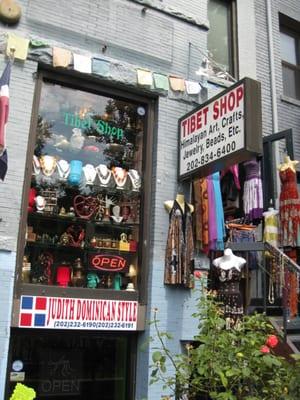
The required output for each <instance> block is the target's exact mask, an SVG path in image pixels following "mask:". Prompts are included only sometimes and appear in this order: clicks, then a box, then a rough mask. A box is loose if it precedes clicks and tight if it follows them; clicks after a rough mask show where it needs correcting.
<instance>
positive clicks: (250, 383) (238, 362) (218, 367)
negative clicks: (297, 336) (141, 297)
mask: <svg viewBox="0 0 300 400" xmlns="http://www.w3.org/2000/svg"><path fill="white" fill-rule="evenodd" d="M195 318H198V319H199V331H198V333H197V335H196V337H195V342H194V343H191V344H188V345H187V346H186V348H185V352H184V353H182V354H181V353H179V354H175V355H173V354H171V352H170V350H169V349H168V346H167V343H168V342H169V341H170V340H172V336H171V335H170V334H168V333H167V332H160V331H159V328H158V320H157V319H156V314H155V319H154V321H153V323H152V326H154V328H155V336H154V337H153V338H152V344H155V346H156V347H155V348H154V351H153V353H152V361H153V365H152V367H151V369H152V372H151V381H150V382H151V383H156V382H158V381H159V382H160V383H162V385H163V386H165V387H166V389H167V390H168V394H170V393H173V396H174V397H175V396H176V397H177V398H178V399H179V400H182V399H183V398H184V396H186V397H187V398H190V399H192V398H194V397H197V396H198V397H199V394H200V395H201V396H202V395H205V394H209V396H210V398H211V399H212V400H295V399H298V398H299V399H300V357H295V359H297V360H296V364H295V365H293V366H292V367H291V366H290V365H289V364H288V363H287V362H286V360H284V359H283V358H281V357H279V356H277V355H276V354H274V353H272V351H273V350H272V349H268V348H267V350H270V352H267V353H262V352H261V348H262V347H264V346H266V338H267V337H268V335H270V334H273V333H274V331H273V327H272V325H270V323H269V321H268V319H267V317H266V316H265V315H262V314H256V315H251V316H245V317H244V318H243V320H242V321H241V322H240V324H239V327H238V328H237V329H234V328H232V329H230V330H226V329H225V321H224V319H223V318H222V314H221V312H220V309H219V305H218V304H217V303H216V302H215V300H214V297H213V296H211V295H209V296H205V295H204V294H203V293H202V296H201V298H200V300H199V303H198V305H197V312H196V313H195ZM293 396H294V397H293Z"/></svg>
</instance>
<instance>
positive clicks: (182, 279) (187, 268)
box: [164, 193, 194, 288]
mask: <svg viewBox="0 0 300 400" xmlns="http://www.w3.org/2000/svg"><path fill="white" fill-rule="evenodd" d="M164 205H165V207H166V209H167V211H168V212H169V230H168V238H167V246H166V254H165V274H164V283H165V284H166V285H183V286H185V287H187V288H191V287H192V285H193V279H192V276H193V261H194V240H193V229H192V216H191V213H192V212H193V211H194V207H193V206H192V205H191V204H188V203H187V202H186V201H185V198H184V195H183V194H181V193H180V194H177V196H176V199H175V200H167V201H166V202H165V203H164Z"/></svg>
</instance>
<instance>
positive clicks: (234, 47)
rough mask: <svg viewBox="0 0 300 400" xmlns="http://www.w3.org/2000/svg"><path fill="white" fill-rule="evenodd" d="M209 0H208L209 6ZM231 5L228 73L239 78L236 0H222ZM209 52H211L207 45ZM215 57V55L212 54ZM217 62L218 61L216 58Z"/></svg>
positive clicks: (228, 21) (228, 28)
mask: <svg viewBox="0 0 300 400" xmlns="http://www.w3.org/2000/svg"><path fill="white" fill-rule="evenodd" d="M209 1H210V0H208V2H207V8H208V7H209ZM220 2H223V3H224V4H227V5H228V6H229V7H228V9H229V15H228V19H227V31H228V38H229V40H228V58H229V71H228V73H229V74H230V75H231V76H233V77H235V78H238V75H239V70H238V40H237V12H236V0H220ZM207 50H208V52H210V49H209V47H208V46H207ZM212 58H213V55H212ZM214 61H215V62H216V63H217V64H219V63H218V61H217V60H214Z"/></svg>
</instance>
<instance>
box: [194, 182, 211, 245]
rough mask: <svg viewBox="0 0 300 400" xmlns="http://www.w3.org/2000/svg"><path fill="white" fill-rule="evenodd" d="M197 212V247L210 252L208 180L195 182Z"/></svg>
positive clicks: (195, 218)
mask: <svg viewBox="0 0 300 400" xmlns="http://www.w3.org/2000/svg"><path fill="white" fill-rule="evenodd" d="M194 198H195V212H194V222H195V228H196V229H195V230H196V241H197V247H198V248H199V249H200V250H203V251H205V252H207V251H208V242H209V238H208V195H207V181H206V178H201V179H197V180H195V181H194Z"/></svg>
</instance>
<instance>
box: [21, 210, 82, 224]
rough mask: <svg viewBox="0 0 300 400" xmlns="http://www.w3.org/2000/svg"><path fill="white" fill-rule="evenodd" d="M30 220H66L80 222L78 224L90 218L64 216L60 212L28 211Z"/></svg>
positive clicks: (67, 221)
mask: <svg viewBox="0 0 300 400" xmlns="http://www.w3.org/2000/svg"><path fill="white" fill-rule="evenodd" d="M28 220H29V221H31V220H39V221H43V220H44V221H52V222H65V223H72V224H74V223H78V224H86V223H87V222H89V220H87V219H84V218H79V217H72V216H70V217H68V216H66V217H64V216H61V215H58V214H46V213H39V212H31V213H28Z"/></svg>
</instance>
